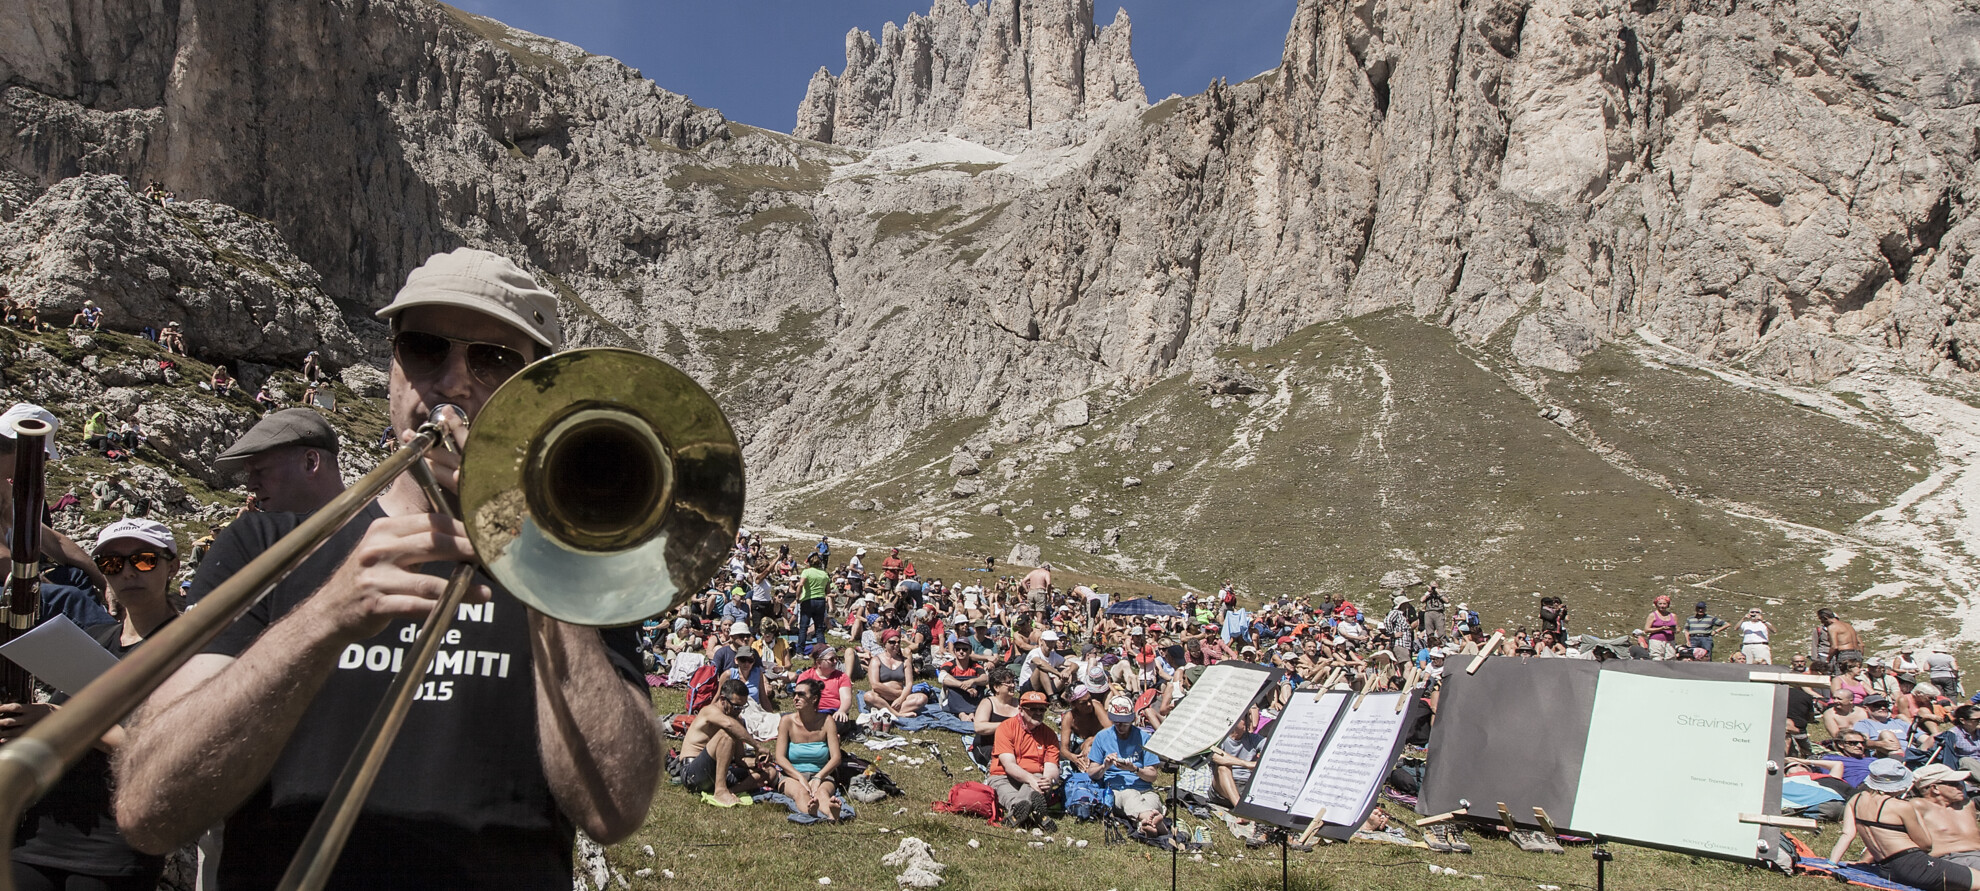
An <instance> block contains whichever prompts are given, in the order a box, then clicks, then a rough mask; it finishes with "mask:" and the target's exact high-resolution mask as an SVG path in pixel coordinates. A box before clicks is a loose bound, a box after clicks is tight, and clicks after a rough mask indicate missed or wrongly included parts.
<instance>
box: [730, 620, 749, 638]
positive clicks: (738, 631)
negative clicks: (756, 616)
mask: <svg viewBox="0 0 1980 891" xmlns="http://www.w3.org/2000/svg"><path fill="white" fill-rule="evenodd" d="M729 633H730V634H731V635H740V636H743V637H748V636H749V623H748V622H737V623H735V624H734V625H730V626H729Z"/></svg>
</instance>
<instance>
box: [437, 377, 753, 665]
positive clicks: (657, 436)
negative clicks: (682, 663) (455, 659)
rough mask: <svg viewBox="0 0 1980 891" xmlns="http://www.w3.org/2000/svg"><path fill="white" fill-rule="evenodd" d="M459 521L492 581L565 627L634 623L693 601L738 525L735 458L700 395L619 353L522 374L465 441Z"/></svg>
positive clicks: (730, 434)
mask: <svg viewBox="0 0 1980 891" xmlns="http://www.w3.org/2000/svg"><path fill="white" fill-rule="evenodd" d="M462 453H463V455H464V457H463V459H462V464H461V488H460V496H461V513H462V516H463V520H464V522H465V523H466V525H467V530H468V537H469V538H470V539H471V540H472V541H473V542H474V547H475V553H476V554H477V555H478V556H479V557H480V558H481V561H482V564H483V565H485V566H486V567H488V572H489V574H490V575H491V576H493V577H495V578H496V579H499V580H500V581H501V583H502V584H503V585H504V586H505V587H507V588H508V589H509V591H510V592H511V593H513V594H515V595H516V597H517V598H518V599H520V600H522V601H523V602H524V603H527V604H529V605H530V606H531V607H534V608H535V609H536V610H537V611H538V612H541V613H543V614H545V615H548V616H551V617H553V618H556V619H559V620H562V621H565V622H570V623H572V624H577V625H592V626H608V625H623V624H627V623H629V622H637V621H639V620H641V619H644V618H647V617H648V616H652V615H656V614H658V613H662V612H665V611H667V610H668V609H669V608H671V607H672V606H673V605H674V604H676V603H679V602H680V601H681V600H682V599H683V598H684V597H686V596H688V595H690V594H692V593H693V592H694V591H696V590H698V589H699V588H700V587H701V586H702V585H704V584H706V583H707V581H708V579H709V578H711V577H712V576H713V575H714V572H715V569H716V567H717V566H719V565H720V563H721V561H722V560H723V558H724V557H725V555H726V554H727V553H728V550H729V548H730V546H731V545H732V544H733V543H734V542H735V535H736V529H737V528H738V527H739V526H740V525H741V523H742V506H743V467H742V449H741V447H740V446H739V445H738V444H737V442H736V437H735V432H734V431H733V430H732V429H731V428H730V427H729V423H728V420H727V419H726V418H724V417H723V416H722V412H721V409H719V408H718V407H717V406H716V405H715V400H714V399H713V398H711V397H710V396H709V395H708V393H707V391H705V390H703V389H702V388H701V386H700V385H698V384H696V383H695V382H694V380H693V379H691V378H689V377H688V376H687V375H686V374H684V373H682V372H681V371H680V370H679V369H676V368H674V367H673V366H671V365H668V364H667V363H665V362H662V361H660V360H658V359H654V358H652V357H651V356H646V355H644V354H641V353H636V352H633V351H631V350H621V349H609V348H601V349H586V350H573V351H570V352H566V353H559V354H556V355H553V356H551V357H549V358H547V359H543V360H541V361H539V362H536V363H534V364H532V365H530V366H529V367H527V368H524V369H523V370H522V371H520V372H518V373H517V374H516V376H515V377H513V378H510V379H509V380H508V381H507V382H506V383H504V384H503V385H502V386H501V387H500V388H499V389H497V390H496V391H495V393H494V395H492V396H490V397H489V399H488V403H487V404H486V405H484V406H482V409H481V412H480V414H479V415H478V416H477V417H476V418H475V423H474V426H473V427H472V428H470V430H469V433H468V444H467V447H466V448H464V449H463V450H462Z"/></svg>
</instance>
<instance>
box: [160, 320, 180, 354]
mask: <svg viewBox="0 0 1980 891" xmlns="http://www.w3.org/2000/svg"><path fill="white" fill-rule="evenodd" d="M158 345H159V346H161V347H164V348H165V350H166V351H167V352H172V353H177V354H179V355H181V356H183V355H185V354H186V335H185V332H184V331H182V330H180V329H179V323H178V322H166V323H165V328H164V330H162V331H159V332H158Z"/></svg>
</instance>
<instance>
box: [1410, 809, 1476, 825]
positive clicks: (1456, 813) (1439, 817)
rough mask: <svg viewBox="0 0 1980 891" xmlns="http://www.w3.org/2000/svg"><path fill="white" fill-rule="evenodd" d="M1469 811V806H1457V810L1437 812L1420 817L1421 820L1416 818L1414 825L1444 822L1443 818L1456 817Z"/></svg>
mask: <svg viewBox="0 0 1980 891" xmlns="http://www.w3.org/2000/svg"><path fill="white" fill-rule="evenodd" d="M1469 813H1471V808H1469V807H1461V808H1458V809H1457V810H1454V811H1445V812H1443V813H1441V814H1437V815H1435V816H1429V817H1424V818H1423V819H1421V820H1418V821H1416V825H1418V826H1428V825H1430V824H1432V823H1442V822H1444V821H1445V820H1452V819H1456V818H1457V817H1459V816H1462V815H1464V814H1469Z"/></svg>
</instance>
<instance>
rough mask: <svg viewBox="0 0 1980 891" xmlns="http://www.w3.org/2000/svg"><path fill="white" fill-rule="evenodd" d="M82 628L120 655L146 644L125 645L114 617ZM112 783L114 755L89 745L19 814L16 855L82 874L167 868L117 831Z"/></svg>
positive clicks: (152, 872) (135, 873)
mask: <svg viewBox="0 0 1980 891" xmlns="http://www.w3.org/2000/svg"><path fill="white" fill-rule="evenodd" d="M161 627H162V626H161ZM83 630H85V631H87V632H89V635H90V636H91V637H93V638H96V642H97V643H99V644H102V645H103V648H104V649H106V650H109V651H110V655H112V656H116V657H117V658H119V659H122V658H124V654H125V653H128V652H130V651H131V650H134V649H137V648H138V646H140V645H141V644H143V641H139V642H138V643H136V644H132V645H130V646H128V647H126V646H124V641H123V638H124V626H123V625H121V624H118V623H115V622H112V623H109V624H107V625H93V626H91V627H89V628H85V629H83ZM152 630H153V633H156V631H157V629H152ZM68 699H69V697H68V696H66V695H61V696H56V697H55V698H54V699H53V700H52V701H53V702H54V703H55V704H57V705H60V704H62V703H64V702H67V701H68ZM113 788H114V786H113V785H112V783H111V780H110V756H108V755H105V754H104V753H103V752H102V751H101V750H99V749H90V750H89V753H88V754H86V755H84V756H83V758H82V760H81V761H78V762H76V766H75V767H73V768H71V769H70V770H69V772H68V773H66V774H63V776H62V781H61V782H60V783H57V784H55V788H54V789H51V790H49V792H48V794H47V795H46V796H45V797H43V798H42V799H41V800H40V801H38V802H35V804H34V806H33V807H30V808H28V811H27V814H26V815H24V816H23V817H22V818H21V824H20V828H19V829H17V830H15V835H14V859H15V860H17V861H19V862H21V863H29V864H33V865H35V866H46V867H49V868H52V869H64V870H68V871H70V872H78V873H82V874H84V875H92V876H119V877H127V876H142V875H150V876H152V877H153V878H156V877H157V876H158V874H159V873H160V872H162V871H163V870H164V869H165V858H163V857H154V856H152V855H150V854H146V853H143V852H140V851H138V850H137V849H135V848H132V847H131V846H130V845H128V844H126V843H125V842H124V836H123V833H120V832H118V831H117V818H116V817H113V816H111V811H110V799H111V793H112V789H113Z"/></svg>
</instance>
